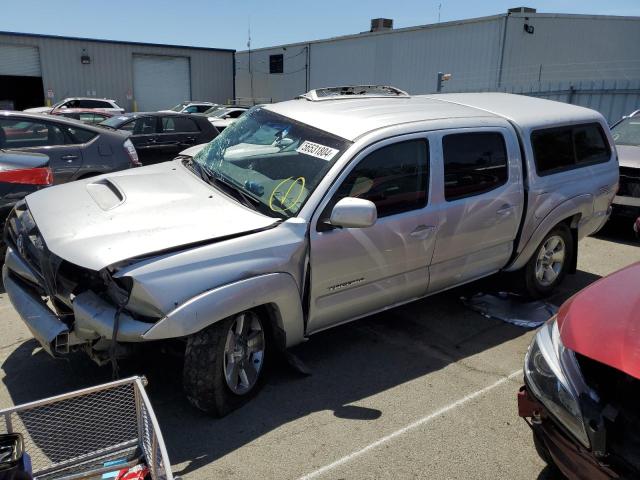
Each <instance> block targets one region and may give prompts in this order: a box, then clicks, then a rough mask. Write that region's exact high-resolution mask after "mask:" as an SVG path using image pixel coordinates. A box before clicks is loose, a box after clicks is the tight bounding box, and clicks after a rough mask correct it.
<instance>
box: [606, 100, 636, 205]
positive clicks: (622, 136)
mask: <svg viewBox="0 0 640 480" xmlns="http://www.w3.org/2000/svg"><path fill="white" fill-rule="evenodd" d="M611 135H612V136H613V141H614V142H615V143H616V148H617V150H618V162H619V163H620V187H619V189H618V193H617V195H616V197H615V198H614V199H613V213H614V215H621V216H627V217H631V218H636V217H637V216H638V215H640V110H637V111H635V112H633V113H632V114H631V115H629V116H627V117H624V118H623V119H622V120H620V121H619V122H617V123H616V124H614V125H613V126H612V127H611Z"/></svg>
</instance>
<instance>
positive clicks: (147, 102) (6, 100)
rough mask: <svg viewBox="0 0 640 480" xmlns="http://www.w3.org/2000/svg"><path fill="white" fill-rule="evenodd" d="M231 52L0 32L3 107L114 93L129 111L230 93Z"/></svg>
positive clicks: (220, 97) (0, 98)
mask: <svg viewBox="0 0 640 480" xmlns="http://www.w3.org/2000/svg"><path fill="white" fill-rule="evenodd" d="M233 75H234V51H233V50H223V49H216V48H200V47H181V46H174V45H156V44H145V43H132V42H117V41H107V40H95V39H86V38H67V37H57V36H48V35H30V34H22V33H10V32H0V108H9V109H16V110H23V109H25V108H28V107H35V106H41V105H44V104H45V102H46V101H47V100H48V101H49V102H51V103H55V102H56V101H58V100H62V99H63V98H65V97H72V96H87V97H100V98H111V99H114V100H116V101H117V103H118V104H119V105H120V106H122V107H123V108H125V109H126V110H134V109H137V110H139V111H144V110H159V109H162V108H171V107H173V106H174V105H176V104H178V103H179V102H182V101H184V100H190V99H195V100H203V101H206V100H209V101H213V102H226V101H228V100H229V99H232V98H234V80H233Z"/></svg>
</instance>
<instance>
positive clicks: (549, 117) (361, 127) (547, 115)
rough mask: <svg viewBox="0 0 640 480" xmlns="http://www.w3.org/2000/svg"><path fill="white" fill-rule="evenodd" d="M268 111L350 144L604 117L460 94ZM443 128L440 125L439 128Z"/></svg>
mask: <svg viewBox="0 0 640 480" xmlns="http://www.w3.org/2000/svg"><path fill="white" fill-rule="evenodd" d="M264 108H266V109H267V110H270V111H272V112H275V113H279V114H281V115H284V116H286V117H289V118H293V119H294V120H297V121H299V122H302V123H305V124H308V125H312V126H314V127H316V128H319V129H321V130H324V131H326V132H329V133H332V134H334V135H338V136H340V137H342V138H346V139H348V140H352V141H353V140H355V139H357V138H358V137H360V136H362V135H364V134H365V133H368V132H371V131H373V130H377V129H380V128H384V127H389V126H393V125H399V124H403V123H412V122H423V121H435V120H446V119H453V118H483V117H484V118H489V119H490V118H494V119H497V118H504V119H507V120H510V121H512V122H514V123H515V124H517V125H518V126H519V127H520V128H521V129H523V130H526V129H528V128H532V127H541V126H545V125H553V124H559V123H565V122H571V121H576V120H581V121H585V120H593V121H598V120H600V119H601V118H602V116H601V115H600V114H599V113H597V112H595V111H594V110H590V109H587V108H583V107H578V106H575V105H569V104H566V103H561V102H554V101H551V100H543V99H539V98H533V97H527V96H523V95H513V94H509V93H493V92H489V93H460V94H440V95H417V96H409V97H393V98H351V97H348V98H336V99H334V100H323V101H315V102H314V101H309V100H306V99H296V100H289V101H287V102H280V103H274V104H271V105H265V107H264ZM434 128H437V127H434Z"/></svg>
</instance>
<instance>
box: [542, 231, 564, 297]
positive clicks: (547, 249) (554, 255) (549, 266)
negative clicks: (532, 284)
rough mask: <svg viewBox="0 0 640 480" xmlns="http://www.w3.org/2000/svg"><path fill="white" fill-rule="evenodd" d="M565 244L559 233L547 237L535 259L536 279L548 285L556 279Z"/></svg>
mask: <svg viewBox="0 0 640 480" xmlns="http://www.w3.org/2000/svg"><path fill="white" fill-rule="evenodd" d="M565 255H566V246H565V244H564V240H563V239H562V237H560V236H559V235H553V236H551V237H549V238H548V239H547V240H546V241H545V242H544V244H543V245H542V247H540V251H539V252H538V258H537V259H536V280H537V281H538V283H539V284H540V285H542V286H543V287H548V286H550V285H551V284H553V282H555V281H556V280H557V278H558V277H559V276H560V273H561V272H562V267H563V266H564V259H565Z"/></svg>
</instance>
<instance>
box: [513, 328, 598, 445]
mask: <svg viewBox="0 0 640 480" xmlns="http://www.w3.org/2000/svg"><path fill="white" fill-rule="evenodd" d="M524 373H525V377H526V380H527V384H528V386H529V388H531V390H532V393H533V394H534V396H535V397H536V398H537V399H538V400H540V402H542V404H543V405H544V406H545V407H546V409H547V410H548V412H549V413H550V414H551V415H552V416H554V417H555V418H556V419H557V420H558V422H560V424H562V426H564V427H565V428H566V429H567V430H568V431H569V432H571V433H572V434H573V435H574V436H575V437H576V438H577V439H578V440H579V441H580V442H581V443H582V444H583V445H584V446H585V447H587V448H589V437H588V435H587V432H586V428H585V424H584V420H583V416H582V412H581V409H580V403H579V400H578V399H579V398H580V394H581V393H583V392H588V393H589V394H591V392H590V391H589V387H587V385H586V384H585V382H584V379H583V378H582V374H581V373H580V369H579V367H578V363H577V361H576V359H575V355H574V353H573V352H572V351H571V350H569V349H566V348H565V347H564V345H563V344H562V340H561V339H560V332H559V330H558V324H557V322H556V319H555V317H554V318H552V319H551V320H549V322H547V323H546V324H545V325H544V326H543V327H542V328H541V329H540V330H539V331H538V333H537V334H536V336H535V337H534V339H533V341H532V342H531V346H530V347H529V351H528V352H527V356H526V358H525V368H524Z"/></svg>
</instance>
